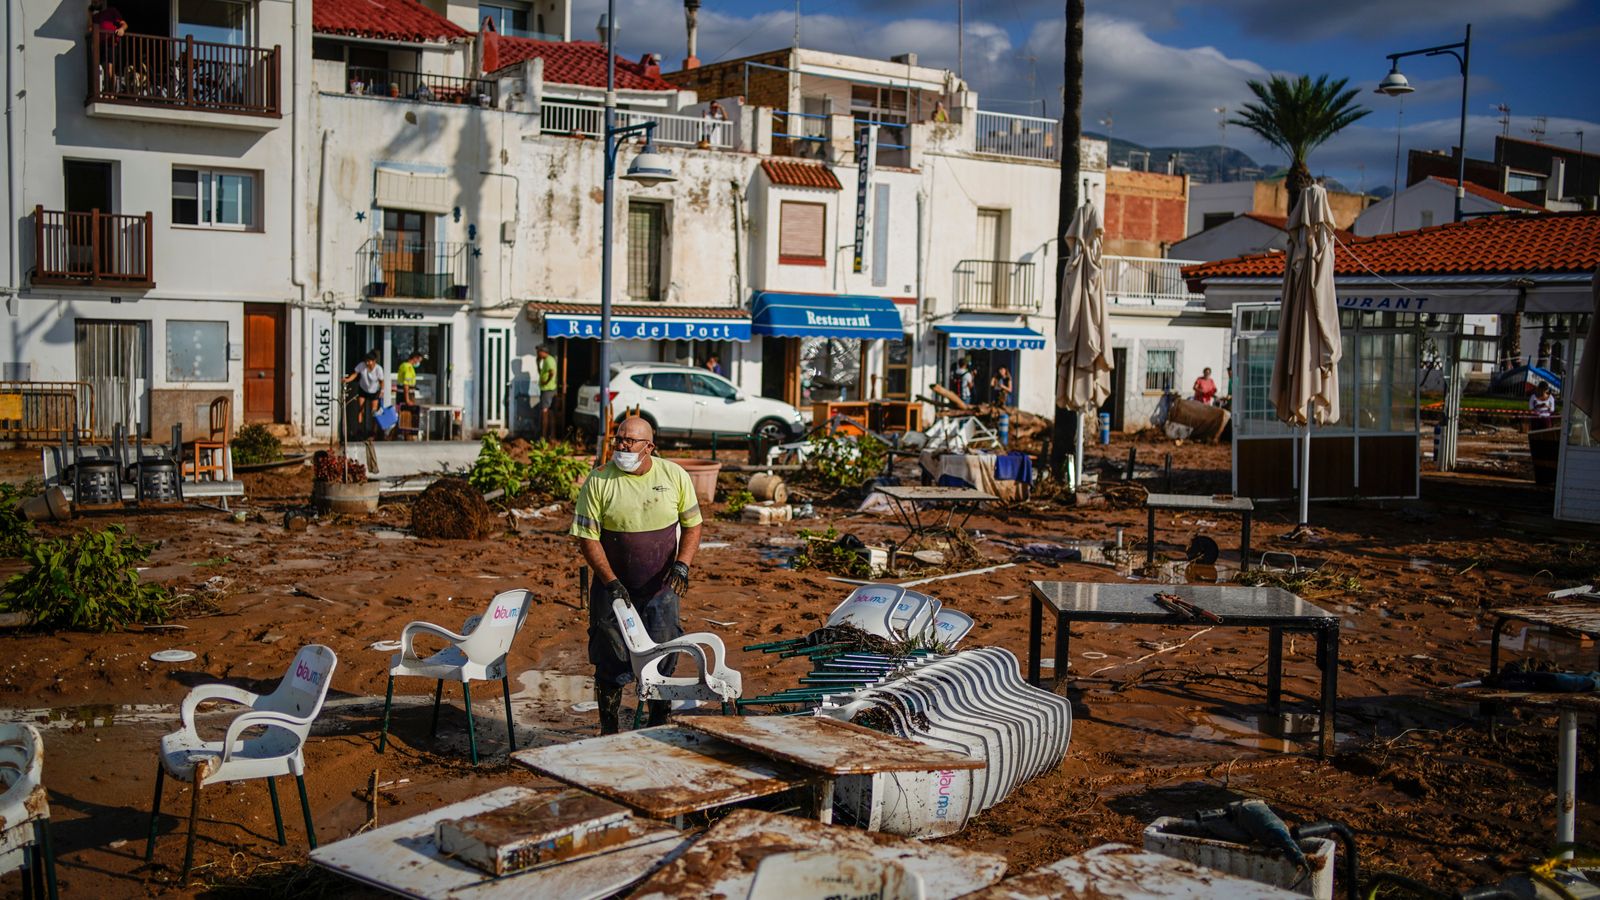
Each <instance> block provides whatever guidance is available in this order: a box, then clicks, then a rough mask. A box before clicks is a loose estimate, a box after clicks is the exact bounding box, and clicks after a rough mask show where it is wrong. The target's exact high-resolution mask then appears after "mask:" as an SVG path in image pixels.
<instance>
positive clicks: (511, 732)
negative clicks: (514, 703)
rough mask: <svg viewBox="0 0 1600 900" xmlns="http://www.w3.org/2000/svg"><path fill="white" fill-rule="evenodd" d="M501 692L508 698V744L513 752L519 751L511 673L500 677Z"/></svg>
mask: <svg viewBox="0 0 1600 900" xmlns="http://www.w3.org/2000/svg"><path fill="white" fill-rule="evenodd" d="M500 690H501V692H502V693H504V694H505V696H506V743H508V744H510V745H511V751H512V752H516V749H517V729H516V726H515V725H513V724H512V723H511V673H509V672H507V673H506V674H504V675H502V676H500Z"/></svg>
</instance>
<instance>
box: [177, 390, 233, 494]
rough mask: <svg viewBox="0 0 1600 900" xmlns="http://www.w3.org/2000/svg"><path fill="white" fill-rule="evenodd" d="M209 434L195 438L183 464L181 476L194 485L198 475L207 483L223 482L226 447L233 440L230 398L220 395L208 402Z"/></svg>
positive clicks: (226, 465) (231, 403)
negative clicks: (206, 480)
mask: <svg viewBox="0 0 1600 900" xmlns="http://www.w3.org/2000/svg"><path fill="white" fill-rule="evenodd" d="M210 418H211V421H210V423H209V424H210V432H209V434H207V436H206V437H202V438H196V439H195V440H194V441H193V443H191V444H190V445H189V446H190V448H191V449H190V452H189V454H188V458H187V459H185V460H184V461H183V470H184V471H183V474H185V475H187V476H188V477H190V478H191V479H193V480H195V481H199V480H200V476H201V475H202V474H204V475H206V476H207V477H208V478H209V479H210V480H211V481H223V480H226V479H227V477H228V475H229V474H231V473H230V472H229V471H228V444H229V443H230V442H231V441H232V440H233V398H232V397H230V396H227V395H226V394H224V395H223V396H221V397H218V398H217V399H215V400H213V401H211V415H210Z"/></svg>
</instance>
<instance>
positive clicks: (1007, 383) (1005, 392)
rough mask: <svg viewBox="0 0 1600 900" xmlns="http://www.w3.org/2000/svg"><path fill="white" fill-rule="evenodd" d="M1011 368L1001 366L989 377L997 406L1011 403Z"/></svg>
mask: <svg viewBox="0 0 1600 900" xmlns="http://www.w3.org/2000/svg"><path fill="white" fill-rule="evenodd" d="M1012 389H1013V386H1012V381H1011V370H1010V369H1008V368H1006V367H1005V366H1001V367H1000V368H999V369H997V370H996V371H995V373H994V374H993V375H992V376H990V377H989V393H990V396H992V397H993V398H994V402H995V404H996V405H997V406H1010V405H1011V391H1012Z"/></svg>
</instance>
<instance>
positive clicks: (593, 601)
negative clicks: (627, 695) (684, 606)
mask: <svg viewBox="0 0 1600 900" xmlns="http://www.w3.org/2000/svg"><path fill="white" fill-rule="evenodd" d="M600 547H601V549H602V550H604V551H605V554H606V562H608V563H610V564H611V571H613V572H615V573H616V575H617V579H618V580H619V581H621V582H622V585H623V587H626V588H627V589H628V596H629V597H632V598H633V608H634V609H636V610H638V611H639V615H640V617H641V618H642V619H644V628H645V631H647V632H649V633H650V637H651V638H652V639H653V640H655V641H656V642H657V643H661V642H663V641H670V640H672V639H673V638H676V637H678V636H680V635H682V634H683V626H681V625H680V624H679V623H678V597H677V595H675V594H673V593H671V592H670V591H666V592H663V590H662V588H664V587H665V586H666V579H667V573H668V572H670V571H671V570H672V563H673V561H674V560H676V559H677V556H678V526H677V524H676V523H674V524H672V525H668V526H667V527H666V528H662V529H659V530H656V531H601V532H600ZM589 661H590V662H592V663H594V678H595V682H596V684H598V685H600V686H606V685H612V686H618V687H620V686H622V685H625V684H627V683H628V682H630V681H632V680H633V664H632V663H631V662H630V661H629V659H628V646H627V644H624V643H623V642H622V629H621V628H620V627H619V626H618V625H617V617H616V615H615V613H613V612H612V610H611V600H610V598H609V597H607V596H606V589H605V585H604V584H602V583H601V582H600V579H599V578H596V577H594V576H593V575H592V574H591V575H590V578H589ZM677 662H678V657H677V654H673V655H672V656H670V657H668V658H667V659H665V660H663V661H662V663H661V666H660V668H659V671H660V672H661V674H663V675H671V674H672V672H673V670H674V669H675V668H677Z"/></svg>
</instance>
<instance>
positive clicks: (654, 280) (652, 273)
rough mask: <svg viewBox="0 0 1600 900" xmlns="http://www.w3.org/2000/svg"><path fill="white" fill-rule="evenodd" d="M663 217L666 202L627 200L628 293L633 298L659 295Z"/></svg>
mask: <svg viewBox="0 0 1600 900" xmlns="http://www.w3.org/2000/svg"><path fill="white" fill-rule="evenodd" d="M666 221H667V210H666V206H665V205H663V204H660V203H649V202H646V201H642V200H630V201H628V296H629V297H630V298H632V299H634V300H649V301H660V300H661V299H662V295H661V245H662V241H663V239H664V237H665V231H666Z"/></svg>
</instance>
